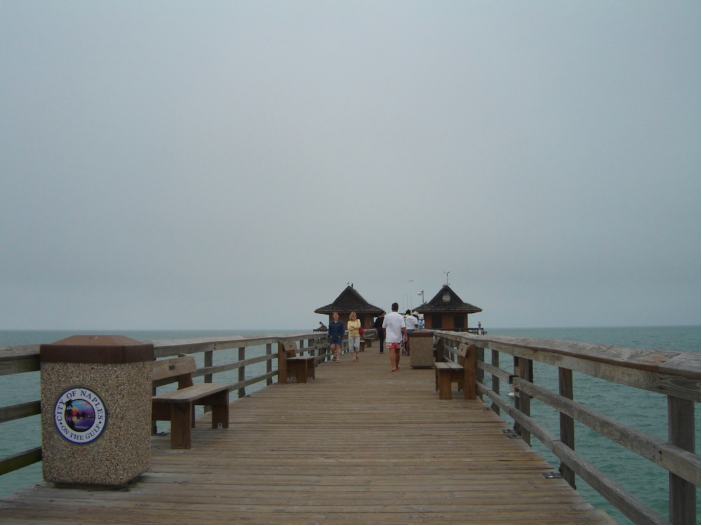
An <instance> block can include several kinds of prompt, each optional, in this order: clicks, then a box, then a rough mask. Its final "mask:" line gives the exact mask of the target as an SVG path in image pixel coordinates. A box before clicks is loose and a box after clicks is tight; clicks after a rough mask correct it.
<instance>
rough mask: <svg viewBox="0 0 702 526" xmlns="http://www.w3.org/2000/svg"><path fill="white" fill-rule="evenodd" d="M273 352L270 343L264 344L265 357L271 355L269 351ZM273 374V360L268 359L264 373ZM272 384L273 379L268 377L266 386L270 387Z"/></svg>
mask: <svg viewBox="0 0 702 526" xmlns="http://www.w3.org/2000/svg"><path fill="white" fill-rule="evenodd" d="M272 350H273V346H272V345H271V344H270V343H267V344H266V356H268V355H270V354H271V351H272ZM272 372H273V360H272V359H268V360H266V373H272ZM272 384H273V378H271V377H268V378H266V385H272Z"/></svg>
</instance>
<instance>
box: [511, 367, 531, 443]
mask: <svg viewBox="0 0 702 526" xmlns="http://www.w3.org/2000/svg"><path fill="white" fill-rule="evenodd" d="M514 360H515V375H516V376H519V378H521V379H522V380H526V381H527V382H532V383H533V381H534V373H533V362H532V361H531V360H529V359H527V358H516V357H515V359H514ZM514 399H515V406H516V407H517V409H518V410H519V411H521V412H522V413H523V414H525V415H526V416H531V397H530V396H529V395H528V394H526V393H523V392H521V391H519V389H517V387H516V386H515V389H514ZM514 430H515V431H517V432H518V433H519V436H520V437H522V440H524V442H526V443H527V444H529V445H531V433H529V432H528V431H526V430H525V429H524V428H522V426H520V425H518V424H517V423H516V422H515V424H514Z"/></svg>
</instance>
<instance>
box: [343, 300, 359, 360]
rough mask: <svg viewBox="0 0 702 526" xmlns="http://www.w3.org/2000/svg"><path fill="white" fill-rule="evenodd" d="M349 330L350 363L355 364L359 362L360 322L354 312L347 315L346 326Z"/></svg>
mask: <svg viewBox="0 0 702 526" xmlns="http://www.w3.org/2000/svg"><path fill="white" fill-rule="evenodd" d="M346 327H347V328H348V330H349V352H350V353H351V354H352V357H351V361H352V362H357V361H358V360H360V358H359V357H358V351H360V350H361V333H360V332H359V330H360V329H361V320H359V319H358V316H356V313H355V312H352V313H351V314H350V315H349V323H348V324H347V325H346Z"/></svg>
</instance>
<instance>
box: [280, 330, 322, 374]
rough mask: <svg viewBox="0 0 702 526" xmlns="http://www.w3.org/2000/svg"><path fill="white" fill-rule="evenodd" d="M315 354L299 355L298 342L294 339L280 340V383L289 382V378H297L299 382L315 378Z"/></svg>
mask: <svg viewBox="0 0 702 526" xmlns="http://www.w3.org/2000/svg"><path fill="white" fill-rule="evenodd" d="M314 366H315V357H314V356H297V344H296V343H295V342H294V341H291V340H288V341H282V340H281V341H279V342H278V383H279V384H287V383H288V379H290V378H295V380H296V381H297V383H299V384H300V383H302V384H304V383H307V379H308V378H312V379H313V380H314Z"/></svg>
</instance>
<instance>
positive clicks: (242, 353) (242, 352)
mask: <svg viewBox="0 0 702 526" xmlns="http://www.w3.org/2000/svg"><path fill="white" fill-rule="evenodd" d="M242 360H246V347H239V361H242ZM244 380H246V366H245V365H242V366H241V367H239V381H240V382H243V381H244ZM245 396H246V388H245V387H240V388H239V398H244V397H245Z"/></svg>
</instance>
